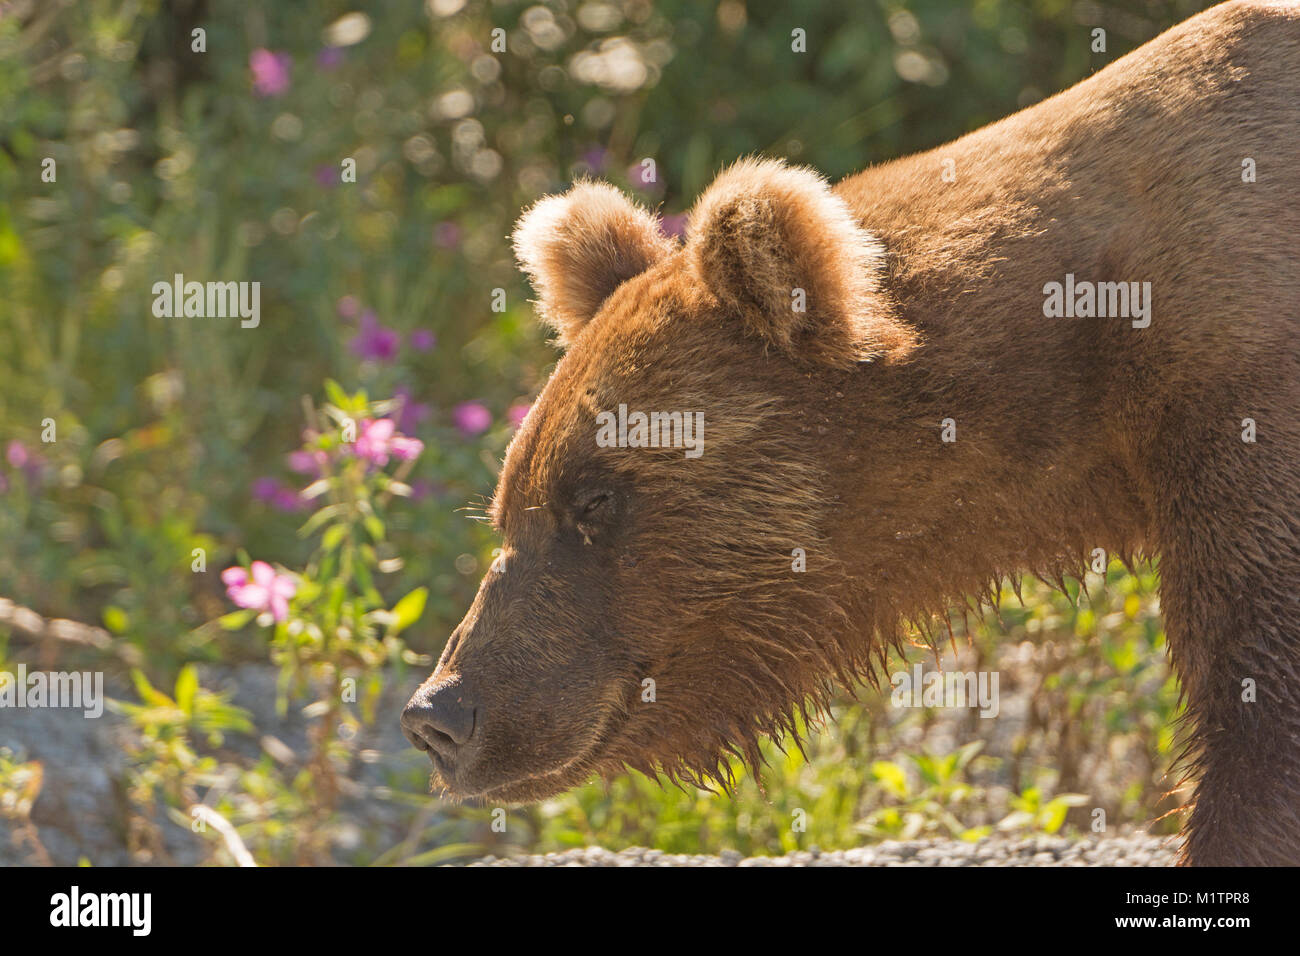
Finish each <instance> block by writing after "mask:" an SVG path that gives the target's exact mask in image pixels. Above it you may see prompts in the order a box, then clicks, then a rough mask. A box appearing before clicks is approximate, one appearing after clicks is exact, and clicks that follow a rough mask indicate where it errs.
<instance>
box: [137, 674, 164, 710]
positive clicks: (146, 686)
mask: <svg viewBox="0 0 1300 956" xmlns="http://www.w3.org/2000/svg"><path fill="white" fill-rule="evenodd" d="M131 681H132V683H134V684H135V692H136V693H137V694H139V695H140V699H141V700H142V701H144V702H145V703H146V704H152V705H153V706H154V707H171V706H172V699H171V698H170V697H168V696H167V695H166V694H164V693H162V692H161V691H157V690H154V688H153V685H152V684H150V683H149V678H147V677H145V676H144V672H143V671H138V670H135V669H132V671H131Z"/></svg>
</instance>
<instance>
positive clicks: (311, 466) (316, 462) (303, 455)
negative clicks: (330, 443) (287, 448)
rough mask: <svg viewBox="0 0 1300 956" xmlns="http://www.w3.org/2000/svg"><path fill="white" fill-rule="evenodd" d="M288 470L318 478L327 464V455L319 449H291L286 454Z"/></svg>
mask: <svg viewBox="0 0 1300 956" xmlns="http://www.w3.org/2000/svg"><path fill="white" fill-rule="evenodd" d="M288 461H289V470H290V471H296V472H297V473H298V474H300V475H306V476H307V477H309V478H319V477H320V475H321V473H322V472H323V471H324V470H325V466H326V465H327V464H329V456H328V455H327V454H325V452H323V451H320V450H319V449H318V450H316V451H303V450H301V449H299V450H298V451H291V452H289V455H288Z"/></svg>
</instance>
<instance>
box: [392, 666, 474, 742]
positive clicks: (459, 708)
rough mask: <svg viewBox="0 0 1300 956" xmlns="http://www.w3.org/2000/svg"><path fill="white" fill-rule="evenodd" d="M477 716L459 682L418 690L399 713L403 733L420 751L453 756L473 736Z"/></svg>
mask: <svg viewBox="0 0 1300 956" xmlns="http://www.w3.org/2000/svg"><path fill="white" fill-rule="evenodd" d="M476 723H477V713H476V710H475V708H474V706H473V704H472V703H471V702H470V701H469V699H468V695H467V694H466V693H465V690H464V688H463V687H462V686H461V685H460V682H459V681H454V682H451V683H443V684H439V685H438V686H436V687H431V688H429V689H427V690H426V689H425V688H423V687H421V688H420V689H419V690H417V691H416V692H415V693H414V694H413V695H412V696H411V699H410V700H409V701H408V702H407V704H406V708H405V709H404V710H403V711H402V733H403V734H405V735H406V739H407V740H409V741H410V742H411V743H412V744H413V745H414V746H415V747H416V748H417V749H419V750H431V751H433V752H434V753H436V754H438V755H439V756H441V757H444V758H449V757H452V756H454V755H455V753H456V749H457V748H458V747H461V746H463V745H464V744H465V743H466V742H467V741H468V740H469V739H470V737H472V736H473V735H474V727H475V724H476Z"/></svg>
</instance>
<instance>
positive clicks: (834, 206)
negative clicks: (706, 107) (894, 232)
mask: <svg viewBox="0 0 1300 956" xmlns="http://www.w3.org/2000/svg"><path fill="white" fill-rule="evenodd" d="M686 251H687V256H688V258H689V260H690V262H691V264H692V267H693V268H694V269H695V271H696V273H697V274H698V275H699V277H700V279H701V281H702V282H703V283H704V284H705V286H707V287H708V289H709V290H710V291H711V292H712V293H713V294H714V296H716V297H717V299H718V301H719V302H720V303H721V304H722V306H723V307H724V308H726V309H728V310H730V311H732V312H734V313H736V315H737V316H738V317H739V319H740V321H741V322H742V323H743V324H744V326H745V328H746V329H747V330H748V331H749V332H750V333H751V334H754V335H757V336H759V337H761V338H762V339H764V340H765V341H767V342H768V343H769V344H770V345H772V346H774V347H776V348H778V349H780V350H781V351H783V352H786V353H787V354H789V355H791V356H792V357H795V358H800V359H807V360H811V361H815V362H821V363H825V364H830V365H838V366H845V367H848V366H852V365H853V364H855V363H857V362H863V361H869V360H871V359H873V358H876V357H877V356H879V355H881V354H883V353H885V352H888V351H891V350H892V349H893V348H895V347H897V346H899V345H902V344H903V343H904V342H905V341H907V339H908V335H907V334H906V332H905V330H904V329H903V327H902V326H901V325H900V324H899V323H898V322H897V321H896V320H894V319H893V318H892V316H891V313H890V309H889V308H888V306H887V304H886V301H885V299H884V297H883V296H881V295H878V294H877V293H876V280H877V275H878V273H879V271H880V268H881V259H882V256H883V249H882V247H881V246H880V244H879V243H878V242H877V241H876V240H875V239H874V238H873V237H872V236H871V234H870V233H868V232H867V231H866V230H865V229H863V228H862V227H861V226H860V225H858V222H857V220H856V219H855V218H854V216H853V214H852V213H851V212H850V211H849V208H848V206H847V205H845V203H844V201H843V200H842V199H840V198H839V197H838V196H836V195H835V194H834V193H833V192H831V190H830V187H829V186H828V185H827V183H826V181H825V180H824V179H822V177H821V176H820V175H818V174H817V173H816V172H814V171H812V170H810V169H806V168H802V167H796V166H787V165H786V164H784V163H782V162H779V161H776V160H769V159H745V160H741V161H740V162H738V163H736V164H735V165H733V166H731V167H730V168H728V169H726V170H724V171H723V172H722V173H721V174H719V176H718V178H717V179H715V180H714V181H713V184H712V185H710V186H709V188H708V189H706V190H705V191H704V193H703V194H702V195H701V196H700V198H699V199H698V200H697V201H696V203H695V207H694V208H693V209H692V210H691V214H690V217H689V220H688V225H687V231H686Z"/></svg>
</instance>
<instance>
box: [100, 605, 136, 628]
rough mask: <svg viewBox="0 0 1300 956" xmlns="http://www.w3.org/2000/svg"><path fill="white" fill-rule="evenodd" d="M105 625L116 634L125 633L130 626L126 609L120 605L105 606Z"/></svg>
mask: <svg viewBox="0 0 1300 956" xmlns="http://www.w3.org/2000/svg"><path fill="white" fill-rule="evenodd" d="M104 626H105V627H106V628H108V629H109V630H110V631H112V632H113V633H114V634H124V633H126V629H127V627H129V626H130V622H129V621H128V620H127V617H126V612H125V611H123V610H122V609H121V608H120V607H114V606H112V605H109V606H108V607H106V608H104Z"/></svg>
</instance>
